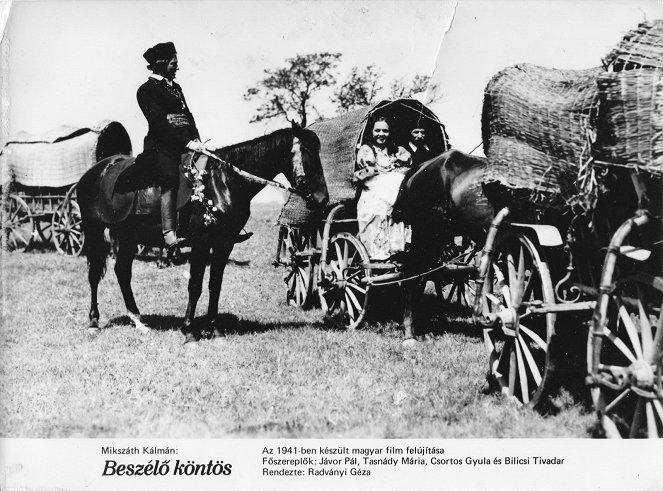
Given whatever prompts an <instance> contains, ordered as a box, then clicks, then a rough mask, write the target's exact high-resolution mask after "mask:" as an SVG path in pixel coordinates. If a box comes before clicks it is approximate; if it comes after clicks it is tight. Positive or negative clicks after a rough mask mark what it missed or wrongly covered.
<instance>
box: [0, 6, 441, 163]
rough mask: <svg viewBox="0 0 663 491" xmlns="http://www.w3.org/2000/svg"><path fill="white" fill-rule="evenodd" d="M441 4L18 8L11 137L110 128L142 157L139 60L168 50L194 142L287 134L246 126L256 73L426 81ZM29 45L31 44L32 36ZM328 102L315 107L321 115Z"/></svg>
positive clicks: (12, 32)
mask: <svg viewBox="0 0 663 491" xmlns="http://www.w3.org/2000/svg"><path fill="white" fill-rule="evenodd" d="M452 5H453V4H452V3H451V2H403V1H399V2H375V1H372V2H337V1H334V2H313V1H293V0H288V1H242V2H233V1H218V2H213V1H203V2H200V1H187V2H182V1H180V2H176V1H132V2H128V1H113V2H107V1H85V2H80V1H49V2H44V1H22V2H14V6H13V9H12V13H11V18H10V22H9V31H8V32H9V34H8V37H9V41H10V54H9V65H10V78H9V94H10V99H11V105H10V111H9V125H10V134H11V133H14V132H16V131H19V130H26V131H33V132H37V131H44V130H48V129H50V128H52V127H54V126H58V125H60V124H72V125H90V124H93V123H94V122H96V121H99V120H102V119H115V120H118V121H120V122H121V123H122V124H123V125H125V127H127V129H128V131H129V134H130V136H131V139H132V142H133V145H134V148H135V149H136V150H140V149H141V148H142V138H143V136H144V135H145V133H146V131H147V124H146V122H145V119H144V117H143V115H142V113H141V112H140V110H139V108H138V105H137V103H136V97H135V94H136V90H137V88H138V87H139V86H140V84H142V83H143V82H144V80H145V79H146V78H147V76H148V74H149V72H148V71H147V69H146V66H145V65H146V62H145V60H144V59H143V57H142V53H143V52H144V51H145V50H146V49H147V48H148V47H150V46H152V45H154V44H156V43H158V42H163V41H173V42H174V43H175V46H176V48H177V50H178V59H179V66H180V71H179V72H178V74H177V81H178V82H179V83H180V85H182V88H183V91H184V93H185V95H186V98H187V102H188V104H189V106H190V108H191V110H192V112H193V114H194V116H195V118H196V122H197V125H198V127H199V130H200V132H201V137H202V138H204V139H207V138H213V139H214V140H215V141H218V142H219V143H222V144H230V143H236V142H239V141H243V140H247V139H250V138H253V137H256V136H259V135H262V134H264V133H265V132H266V131H271V130H272V129H276V128H278V127H282V126H284V125H285V124H287V122H286V121H283V120H281V121H276V122H274V123H273V124H272V125H270V126H269V127H266V126H265V125H264V124H249V120H250V119H251V116H252V115H253V114H254V112H255V108H256V107H257V105H258V102H247V101H245V100H244V97H243V96H244V94H245V93H246V90H247V88H248V87H250V86H252V85H254V84H255V83H256V82H257V81H258V80H260V79H261V78H262V76H263V70H264V69H266V68H276V67H279V66H282V65H284V60H285V59H286V58H288V57H293V56H295V55H297V54H305V53H312V52H319V51H329V52H339V53H342V54H343V63H342V64H341V65H340V66H339V69H338V73H339V75H341V76H344V75H345V74H347V73H348V72H349V70H350V68H351V67H352V66H354V65H357V66H360V67H362V66H366V65H369V64H374V65H376V66H378V67H380V68H381V69H382V70H383V71H384V72H385V77H384V79H385V81H388V80H389V79H392V78H401V77H404V78H411V77H412V76H414V75H415V74H427V75H430V74H431V73H432V68H433V60H434V59H435V56H436V55H437V51H438V48H439V44H440V40H441V38H442V31H441V30H440V28H441V27H442V26H444V23H445V20H446V19H448V18H449V13H450V12H451V7H452ZM35 33H37V34H35ZM330 97H331V94H330V93H326V94H321V96H320V97H319V100H318V102H319V106H320V108H321V109H322V110H326V113H327V114H333V111H331V108H330V107H329V106H330V103H329V99H330Z"/></svg>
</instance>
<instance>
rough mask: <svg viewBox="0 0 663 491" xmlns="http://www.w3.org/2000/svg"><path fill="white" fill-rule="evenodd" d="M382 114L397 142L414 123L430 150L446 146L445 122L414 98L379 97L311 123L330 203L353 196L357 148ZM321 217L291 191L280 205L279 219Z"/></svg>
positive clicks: (285, 221)
mask: <svg viewBox="0 0 663 491" xmlns="http://www.w3.org/2000/svg"><path fill="white" fill-rule="evenodd" d="M383 114H386V115H388V116H389V117H390V119H391V121H392V124H391V128H390V130H391V133H392V135H393V138H394V140H395V141H396V142H397V143H398V144H399V145H406V144H407V141H408V137H409V133H410V131H411V129H412V128H413V127H414V126H424V128H426V135H427V142H428V145H429V147H430V148H431V150H432V151H434V152H436V153H442V152H443V151H445V150H447V149H448V148H449V142H448V137H447V134H446V131H445V129H444V126H443V125H442V124H441V123H440V121H439V119H438V118H437V116H436V115H435V114H434V113H433V112H432V111H431V110H430V109H428V108H427V107H426V106H424V105H423V104H422V103H421V102H419V101H417V100H415V99H398V100H394V101H381V102H379V103H377V104H375V105H373V106H368V107H363V108H360V109H356V110H354V111H351V112H348V113H346V114H343V115H342V116H338V117H335V118H332V119H328V120H326V121H320V122H317V123H313V124H312V125H310V126H309V127H308V129H310V130H313V131H315V133H316V134H317V135H318V138H320V160H321V162H322V167H323V169H324V173H325V180H326V181H327V188H328V190H329V203H330V206H332V205H336V204H338V203H342V202H344V201H348V200H352V199H354V198H355V195H356V192H357V191H356V189H355V188H354V186H353V185H352V174H353V172H354V170H355V160H356V156H357V150H358V148H359V146H360V145H361V142H363V141H364V131H365V130H366V127H367V124H368V123H369V122H371V121H372V120H373V118H375V117H377V116H380V115H383ZM322 218H323V214H322V212H314V211H311V210H309V209H307V208H306V204H305V202H304V200H303V199H302V198H301V197H299V196H297V195H295V194H291V195H290V197H289V198H288V200H287V201H286V202H285V204H284V205H283V208H282V210H281V215H280V216H279V219H278V223H279V224H281V225H295V224H300V225H301V224H305V223H315V222H317V221H318V220H320V219H322Z"/></svg>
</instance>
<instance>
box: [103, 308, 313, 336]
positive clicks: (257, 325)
mask: <svg viewBox="0 0 663 491" xmlns="http://www.w3.org/2000/svg"><path fill="white" fill-rule="evenodd" d="M142 320H143V322H145V323H146V324H147V325H148V326H150V328H151V329H152V330H153V331H156V332H167V331H179V330H180V329H181V327H182V324H183V323H184V318H183V317H175V316H173V315H158V314H155V315H144V316H142ZM217 322H218V325H219V327H221V328H223V329H224V330H225V332H226V334H239V335H243V334H255V333H260V332H268V331H272V330H274V329H296V328H303V327H313V328H321V329H322V328H323V324H322V323H321V322H319V323H310V322H303V321H302V322H258V321H251V320H244V319H240V318H239V317H237V316H236V315H234V314H228V313H223V314H219V316H218V317H217ZM130 324H132V322H131V319H129V317H128V316H126V315H121V316H117V317H113V318H112V319H110V320H109V321H108V323H107V324H106V325H105V326H104V329H109V328H112V327H116V326H126V325H130ZM209 325H210V323H209V318H208V316H207V315H203V316H200V317H197V318H196V319H195V320H194V322H193V326H192V328H193V331H194V332H201V333H202V334H203V337H209V336H210V335H211V330H210V329H209Z"/></svg>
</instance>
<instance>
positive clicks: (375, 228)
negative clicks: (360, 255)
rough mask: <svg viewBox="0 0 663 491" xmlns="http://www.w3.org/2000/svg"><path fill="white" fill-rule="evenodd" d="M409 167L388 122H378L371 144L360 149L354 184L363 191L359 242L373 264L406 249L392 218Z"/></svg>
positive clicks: (401, 231) (359, 206)
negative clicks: (395, 142)
mask: <svg viewBox="0 0 663 491" xmlns="http://www.w3.org/2000/svg"><path fill="white" fill-rule="evenodd" d="M411 164H412V158H411V157H410V154H409V153H408V151H407V150H405V149H404V148H403V147H399V146H397V145H395V144H394V143H393V141H392V140H391V139H390V137H389V122H388V121H387V119H386V118H384V117H379V118H377V119H376V120H375V121H374V123H373V128H372V129H371V134H370V141H369V142H368V143H366V144H364V145H362V146H361V147H360V148H359V152H358V153H357V171H356V172H355V174H354V179H355V182H356V183H358V184H360V185H361V186H362V187H363V189H362V192H361V196H360V197H359V201H358V202H357V220H358V222H359V239H360V240H361V241H362V242H363V243H364V245H365V246H366V248H367V249H368V255H369V256H370V258H371V259H374V260H386V259H389V258H390V257H391V256H393V255H394V254H396V253H398V252H401V251H403V250H404V249H405V242H406V238H407V237H406V230H405V225H404V224H403V223H402V222H397V223H395V222H394V221H393V219H392V218H391V212H392V210H393V206H394V203H395V202H396V197H397V196H398V190H399V188H400V185H401V182H402V181H403V178H404V177H405V173H406V172H407V170H408V168H409V167H410V165H411Z"/></svg>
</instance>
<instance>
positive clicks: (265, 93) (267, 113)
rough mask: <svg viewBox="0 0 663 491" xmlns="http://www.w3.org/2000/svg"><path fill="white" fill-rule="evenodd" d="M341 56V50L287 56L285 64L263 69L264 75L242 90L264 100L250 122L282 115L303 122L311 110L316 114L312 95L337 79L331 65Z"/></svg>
mask: <svg viewBox="0 0 663 491" xmlns="http://www.w3.org/2000/svg"><path fill="white" fill-rule="evenodd" d="M340 58H341V54H340V53H327V52H324V53H311V54H306V55H297V56H295V57H294V58H287V59H286V66H284V67H281V68H276V69H274V70H270V69H266V70H265V78H263V79H262V80H260V81H259V82H258V83H257V84H256V86H255V87H250V88H249V89H248V90H247V92H246V94H244V99H245V100H253V99H259V100H262V101H263V102H262V104H261V105H260V106H259V107H258V109H257V112H256V114H255V115H254V116H253V117H252V118H251V121H250V122H251V123H254V122H258V121H263V120H266V119H271V118H279V117H282V118H284V119H286V120H287V121H297V120H298V121H297V122H298V123H299V124H300V125H302V126H306V125H307V122H308V115H309V114H310V113H311V111H313V112H316V113H318V114H319V112H318V111H317V109H316V108H315V107H314V106H313V105H312V103H311V98H312V96H313V95H314V94H315V93H316V92H317V91H319V90H320V89H321V88H323V87H328V86H331V85H334V84H335V83H336V76H335V74H334V69H335V68H336V66H337V63H338V61H339V59H340Z"/></svg>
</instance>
